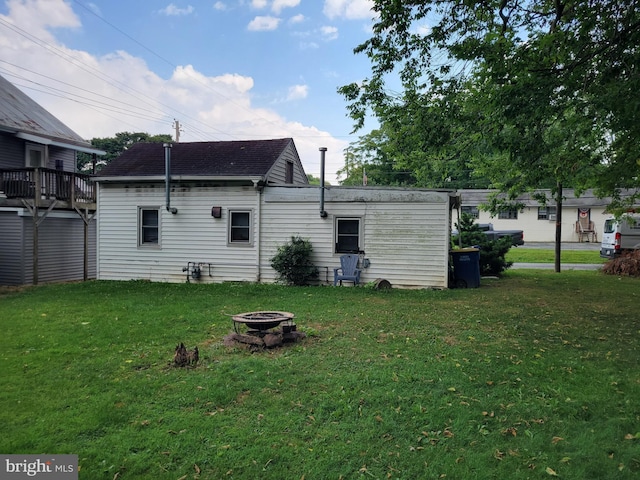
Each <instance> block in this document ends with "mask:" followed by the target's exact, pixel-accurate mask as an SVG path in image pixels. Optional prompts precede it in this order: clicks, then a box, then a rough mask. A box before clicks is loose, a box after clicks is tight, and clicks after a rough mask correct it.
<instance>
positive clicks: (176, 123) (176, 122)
mask: <svg viewBox="0 0 640 480" xmlns="http://www.w3.org/2000/svg"><path fill="white" fill-rule="evenodd" d="M173 127H174V128H175V129H176V143H179V142H180V120H176V119H175V118H174V119H173Z"/></svg>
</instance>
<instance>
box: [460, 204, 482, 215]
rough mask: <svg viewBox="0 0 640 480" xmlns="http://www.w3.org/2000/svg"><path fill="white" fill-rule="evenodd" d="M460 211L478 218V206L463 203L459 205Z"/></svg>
mask: <svg viewBox="0 0 640 480" xmlns="http://www.w3.org/2000/svg"><path fill="white" fill-rule="evenodd" d="M460 211H461V212H462V213H467V214H469V215H471V216H472V217H473V218H480V210H478V207H472V206H468V205H464V206H462V207H461V209H460Z"/></svg>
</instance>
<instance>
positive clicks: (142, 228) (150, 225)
mask: <svg viewBox="0 0 640 480" xmlns="http://www.w3.org/2000/svg"><path fill="white" fill-rule="evenodd" d="M138 225H139V227H138V245H139V246H159V245H160V210H159V208H157V207H141V208H140V209H139V213H138Z"/></svg>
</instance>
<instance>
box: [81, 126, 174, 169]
mask: <svg viewBox="0 0 640 480" xmlns="http://www.w3.org/2000/svg"><path fill="white" fill-rule="evenodd" d="M171 141H172V139H171V135H165V134H160V135H149V134H148V133H144V132H136V133H131V132H120V133H116V135H115V137H105V138H93V139H92V140H91V145H92V146H93V147H95V148H98V149H100V150H104V151H105V152H107V154H106V155H103V156H101V157H100V158H98V159H97V164H96V171H99V170H100V168H102V166H104V165H106V164H108V163H109V162H110V161H111V160H113V159H114V158H116V157H118V156H120V155H121V154H122V152H124V151H125V150H126V149H127V148H129V147H130V146H131V145H133V144H134V143H138V142H158V143H164V142H171ZM77 168H78V171H79V172H90V171H92V170H93V158H92V156H91V155H89V154H88V153H78V159H77Z"/></svg>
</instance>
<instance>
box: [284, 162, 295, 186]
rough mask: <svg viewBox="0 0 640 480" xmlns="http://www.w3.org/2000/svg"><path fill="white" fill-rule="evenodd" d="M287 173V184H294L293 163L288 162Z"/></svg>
mask: <svg viewBox="0 0 640 480" xmlns="http://www.w3.org/2000/svg"><path fill="white" fill-rule="evenodd" d="M286 165H287V166H286V171H285V174H284V177H285V178H284V181H285V183H293V162H287V164H286Z"/></svg>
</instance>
